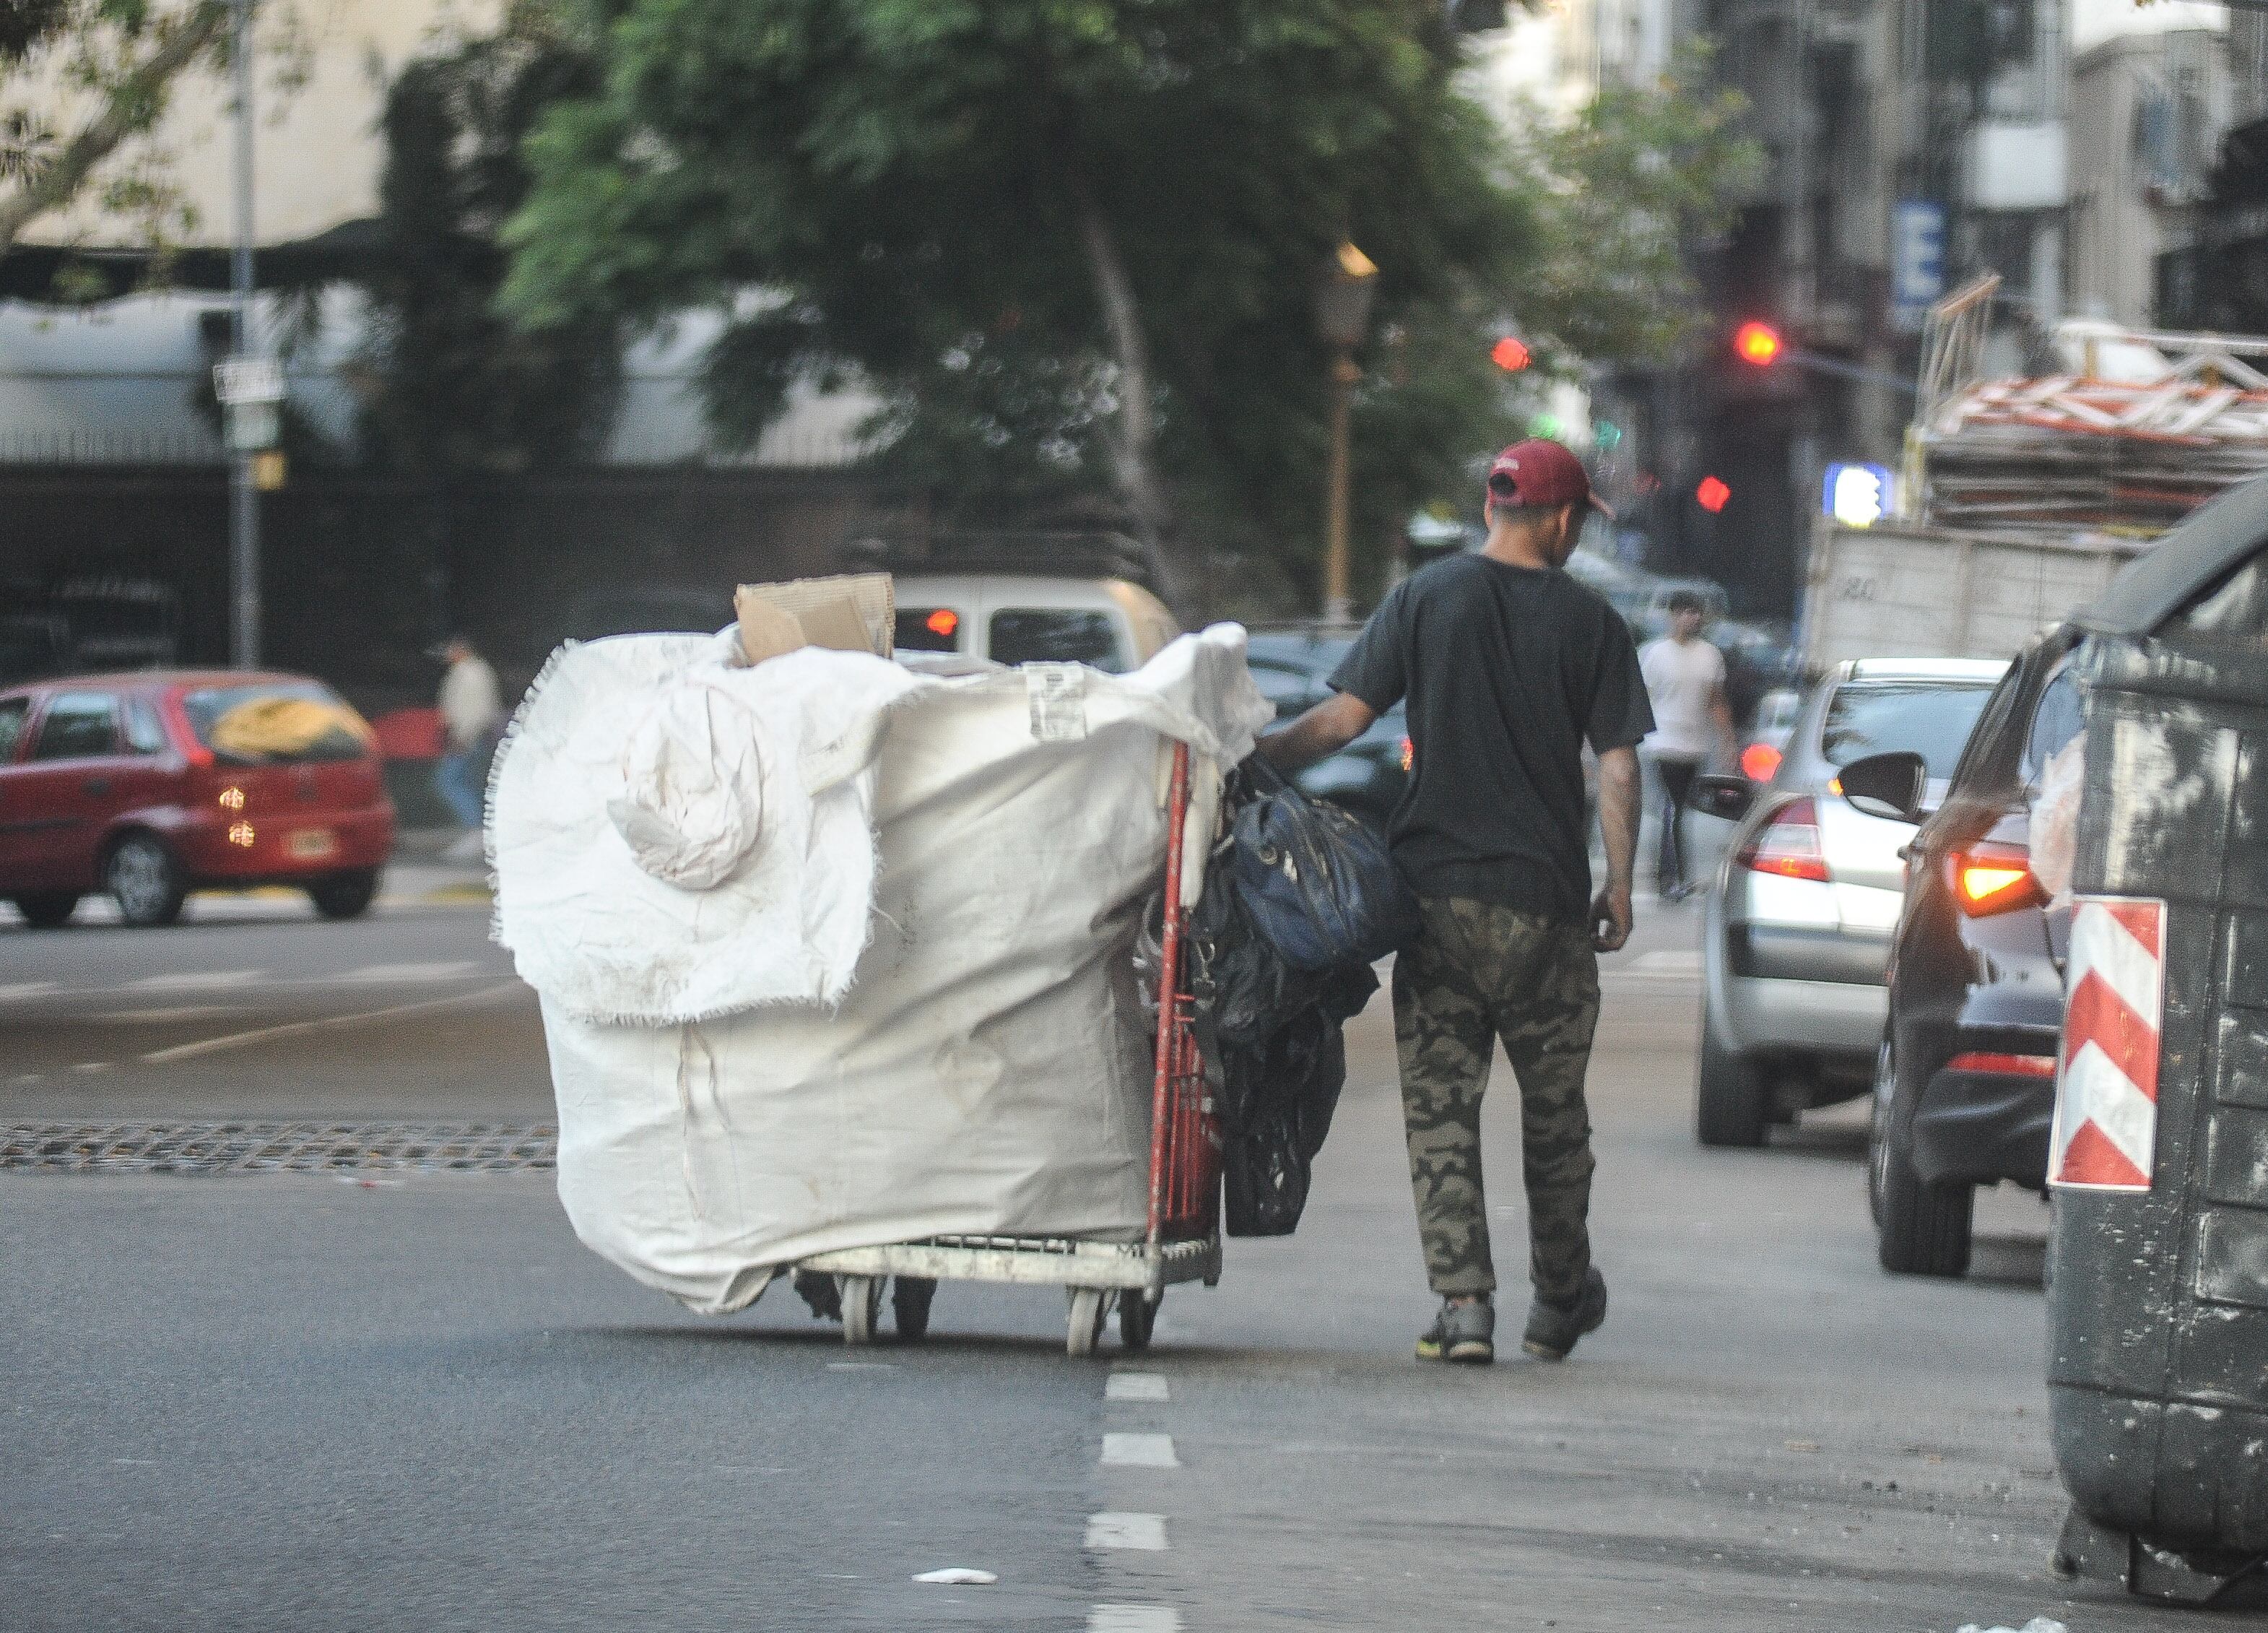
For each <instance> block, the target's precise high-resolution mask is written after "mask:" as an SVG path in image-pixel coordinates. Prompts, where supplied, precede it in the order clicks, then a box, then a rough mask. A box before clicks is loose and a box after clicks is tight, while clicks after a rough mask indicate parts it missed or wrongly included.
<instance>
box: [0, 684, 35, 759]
mask: <svg viewBox="0 0 2268 1633" xmlns="http://www.w3.org/2000/svg"><path fill="white" fill-rule="evenodd" d="M30 713H32V700H31V699H30V698H6V699H4V700H0V765H6V764H8V762H9V761H11V760H12V759H14V758H15V757H16V745H17V744H18V743H21V742H22V741H23V739H24V721H25V719H26V717H27V716H28V715H29V714H30Z"/></svg>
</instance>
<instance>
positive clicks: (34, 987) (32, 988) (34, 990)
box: [0, 981, 55, 999]
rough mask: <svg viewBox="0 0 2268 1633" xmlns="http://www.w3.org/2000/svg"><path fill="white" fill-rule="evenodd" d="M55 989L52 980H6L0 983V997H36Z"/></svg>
mask: <svg viewBox="0 0 2268 1633" xmlns="http://www.w3.org/2000/svg"><path fill="white" fill-rule="evenodd" d="M53 991H55V983H54V982H53V981H8V982H4V983H0V999H6V998H38V997H40V996H42V995H44V994H48V993H51V992H53Z"/></svg>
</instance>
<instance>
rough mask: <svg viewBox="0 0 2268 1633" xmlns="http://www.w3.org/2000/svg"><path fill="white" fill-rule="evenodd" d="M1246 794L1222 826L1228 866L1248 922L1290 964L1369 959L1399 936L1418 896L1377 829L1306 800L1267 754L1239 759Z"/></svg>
mask: <svg viewBox="0 0 2268 1633" xmlns="http://www.w3.org/2000/svg"><path fill="white" fill-rule="evenodd" d="M1246 772H1247V776H1248V779H1249V780H1250V782H1251V784H1252V787H1253V789H1254V797H1253V798H1252V799H1251V800H1249V801H1248V802H1246V803H1245V804H1244V806H1243V807H1242V808H1241V809H1239V810H1238V811H1237V813H1236V819H1235V822H1234V823H1233V825H1232V826H1231V828H1230V831H1229V847H1230V851H1231V856H1230V861H1229V867H1230V876H1231V877H1232V878H1233V879H1234V881H1235V883H1236V894H1237V898H1238V899H1239V900H1240V901H1241V903H1242V904H1243V905H1244V910H1245V912H1246V913H1248V914H1249V915H1250V917H1251V920H1252V924H1253V927H1254V928H1255V929H1256V931H1257V932H1258V933H1259V934H1260V935H1261V936H1262V937H1263V938H1264V939H1265V940H1266V941H1267V942H1268V944H1269V945H1270V947H1272V948H1274V949H1275V950H1276V956H1277V957H1279V958H1281V959H1282V960H1283V961H1284V962H1285V964H1288V965H1289V966H1291V967H1292V969H1294V970H1307V971H1316V970H1337V969H1344V968H1346V967H1347V966H1349V965H1359V964H1374V963H1376V962H1377V961H1378V960H1379V959H1381V958H1383V957H1386V955H1387V954H1388V953H1390V952H1392V951H1394V950H1395V949H1396V948H1397V947H1399V946H1401V945H1402V943H1403V942H1405V941H1407V940H1408V939H1409V937H1410V935H1411V933H1412V932H1413V931H1414V929H1415V928H1416V926H1417V922H1418V898H1417V897H1416V896H1415V895H1414V894H1413V893H1412V892H1411V890H1410V886H1409V884H1408V883H1406V882H1405V881H1404V880H1403V877H1402V875H1401V872H1400V870H1399V869H1397V868H1395V865H1394V855H1393V853H1392V852H1391V851H1390V850H1389V849H1388V847H1387V843H1386V836H1385V835H1384V834H1382V833H1381V832H1379V831H1378V830H1377V829H1375V828H1373V827H1372V826H1371V825H1370V824H1368V823H1366V822H1365V821H1364V820H1363V819H1362V818H1361V817H1358V816H1356V815H1355V814H1354V813H1353V812H1352V811H1350V810H1346V809H1342V808H1341V807H1339V806H1337V805H1334V804H1332V803H1330V802H1329V801H1326V800H1310V799H1309V798H1307V795H1305V794H1301V793H1300V791H1299V790H1298V789H1297V788H1294V787H1292V786H1291V785H1290V784H1288V783H1286V782H1285V781H1284V780H1283V779H1282V778H1281V777H1280V776H1279V775H1278V774H1277V772H1275V771H1274V770H1273V768H1271V767H1270V766H1269V765H1267V762H1266V761H1264V760H1263V759H1261V758H1259V757H1257V756H1255V757H1253V758H1252V759H1251V760H1249V761H1248V762H1246Z"/></svg>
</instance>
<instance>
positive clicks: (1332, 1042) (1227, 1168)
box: [1221, 970, 1378, 1236]
mask: <svg viewBox="0 0 2268 1633" xmlns="http://www.w3.org/2000/svg"><path fill="white" fill-rule="evenodd" d="M1361 976H1362V981H1360V982H1347V983H1344V985H1341V986H1337V987H1336V988H1335V989H1334V990H1333V991H1331V992H1329V993H1328V994H1324V995H1322V996H1320V997H1318V998H1316V999H1314V1001H1310V1002H1309V1003H1308V1004H1307V1006H1306V1007H1305V1008H1303V1009H1300V1011H1299V1013H1298V1014H1297V1015H1295V1016H1293V1017H1292V1020H1291V1021H1290V1023H1287V1024H1285V1025H1284V1026H1281V1027H1279V1028H1278V1029H1277V1031H1275V1033H1274V1034H1273V1035H1272V1036H1271V1037H1270V1038H1269V1039H1268V1041H1267V1042H1266V1043H1265V1044H1264V1045H1263V1046H1260V1047H1258V1048H1256V1049H1232V1050H1228V1051H1226V1059H1225V1060H1224V1061H1223V1067H1224V1071H1223V1077H1224V1079H1225V1080H1226V1081H1225V1083H1224V1085H1223V1093H1222V1097H1221V1098H1222V1109H1223V1112H1224V1115H1223V1119H1222V1123H1223V1131H1224V1134H1225V1138H1224V1140H1223V1142H1222V1149H1221V1180H1222V1194H1221V1204H1222V1218H1221V1224H1222V1228H1223V1229H1224V1230H1226V1231H1227V1233H1228V1234H1229V1235H1231V1236H1289V1235H1291V1234H1292V1231H1293V1230H1297V1229H1298V1228H1299V1224H1300V1214H1301V1213H1302V1212H1303V1211H1304V1210H1305V1209H1306V1208H1307V1186H1308V1182H1309V1178H1310V1176H1311V1174H1312V1172H1313V1170H1314V1160H1315V1156H1316V1154H1317V1153H1318V1152H1320V1151H1321V1150H1322V1149H1323V1141H1324V1139H1325V1137H1326V1136H1327V1135H1329V1133H1330V1131H1331V1115H1332V1113H1333V1112H1336V1111H1337V1109H1338V1103H1339V1090H1341V1089H1342V1088H1343V1087H1344V1085H1345V1083H1346V1041H1345V1037H1344V1033H1343V1032H1342V1031H1341V1030H1340V1029H1341V1027H1342V1026H1343V1025H1344V1022H1345V1018H1346V1016H1347V1014H1349V1013H1350V1012H1351V1011H1350V1010H1349V1009H1348V1008H1347V1006H1348V1004H1349V1002H1350V1001H1351V1004H1352V1009H1355V1010H1359V1009H1361V1007H1362V1004H1363V1001H1364V1000H1366V998H1367V997H1368V995H1369V993H1370V992H1371V991H1374V990H1375V989H1376V987H1377V985H1378V982H1377V979H1376V978H1374V977H1373V976H1372V975H1371V973H1370V972H1369V971H1368V970H1364V971H1362V972H1361ZM1365 983H1366V986H1365ZM1357 987H1362V988H1363V992H1362V997H1360V998H1351V993H1352V992H1353V991H1354V990H1355V989H1356V988H1357Z"/></svg>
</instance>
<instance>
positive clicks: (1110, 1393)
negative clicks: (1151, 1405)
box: [1102, 1372, 1169, 1400]
mask: <svg viewBox="0 0 2268 1633" xmlns="http://www.w3.org/2000/svg"><path fill="white" fill-rule="evenodd" d="M1102 1398H1103V1399H1104V1400H1167V1399H1168V1398H1169V1397H1168V1396H1167V1391H1166V1375H1165V1374H1164V1373H1163V1372H1113V1373H1112V1374H1111V1375H1110V1379H1109V1381H1108V1383H1106V1384H1104V1385H1103V1386H1102Z"/></svg>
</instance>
